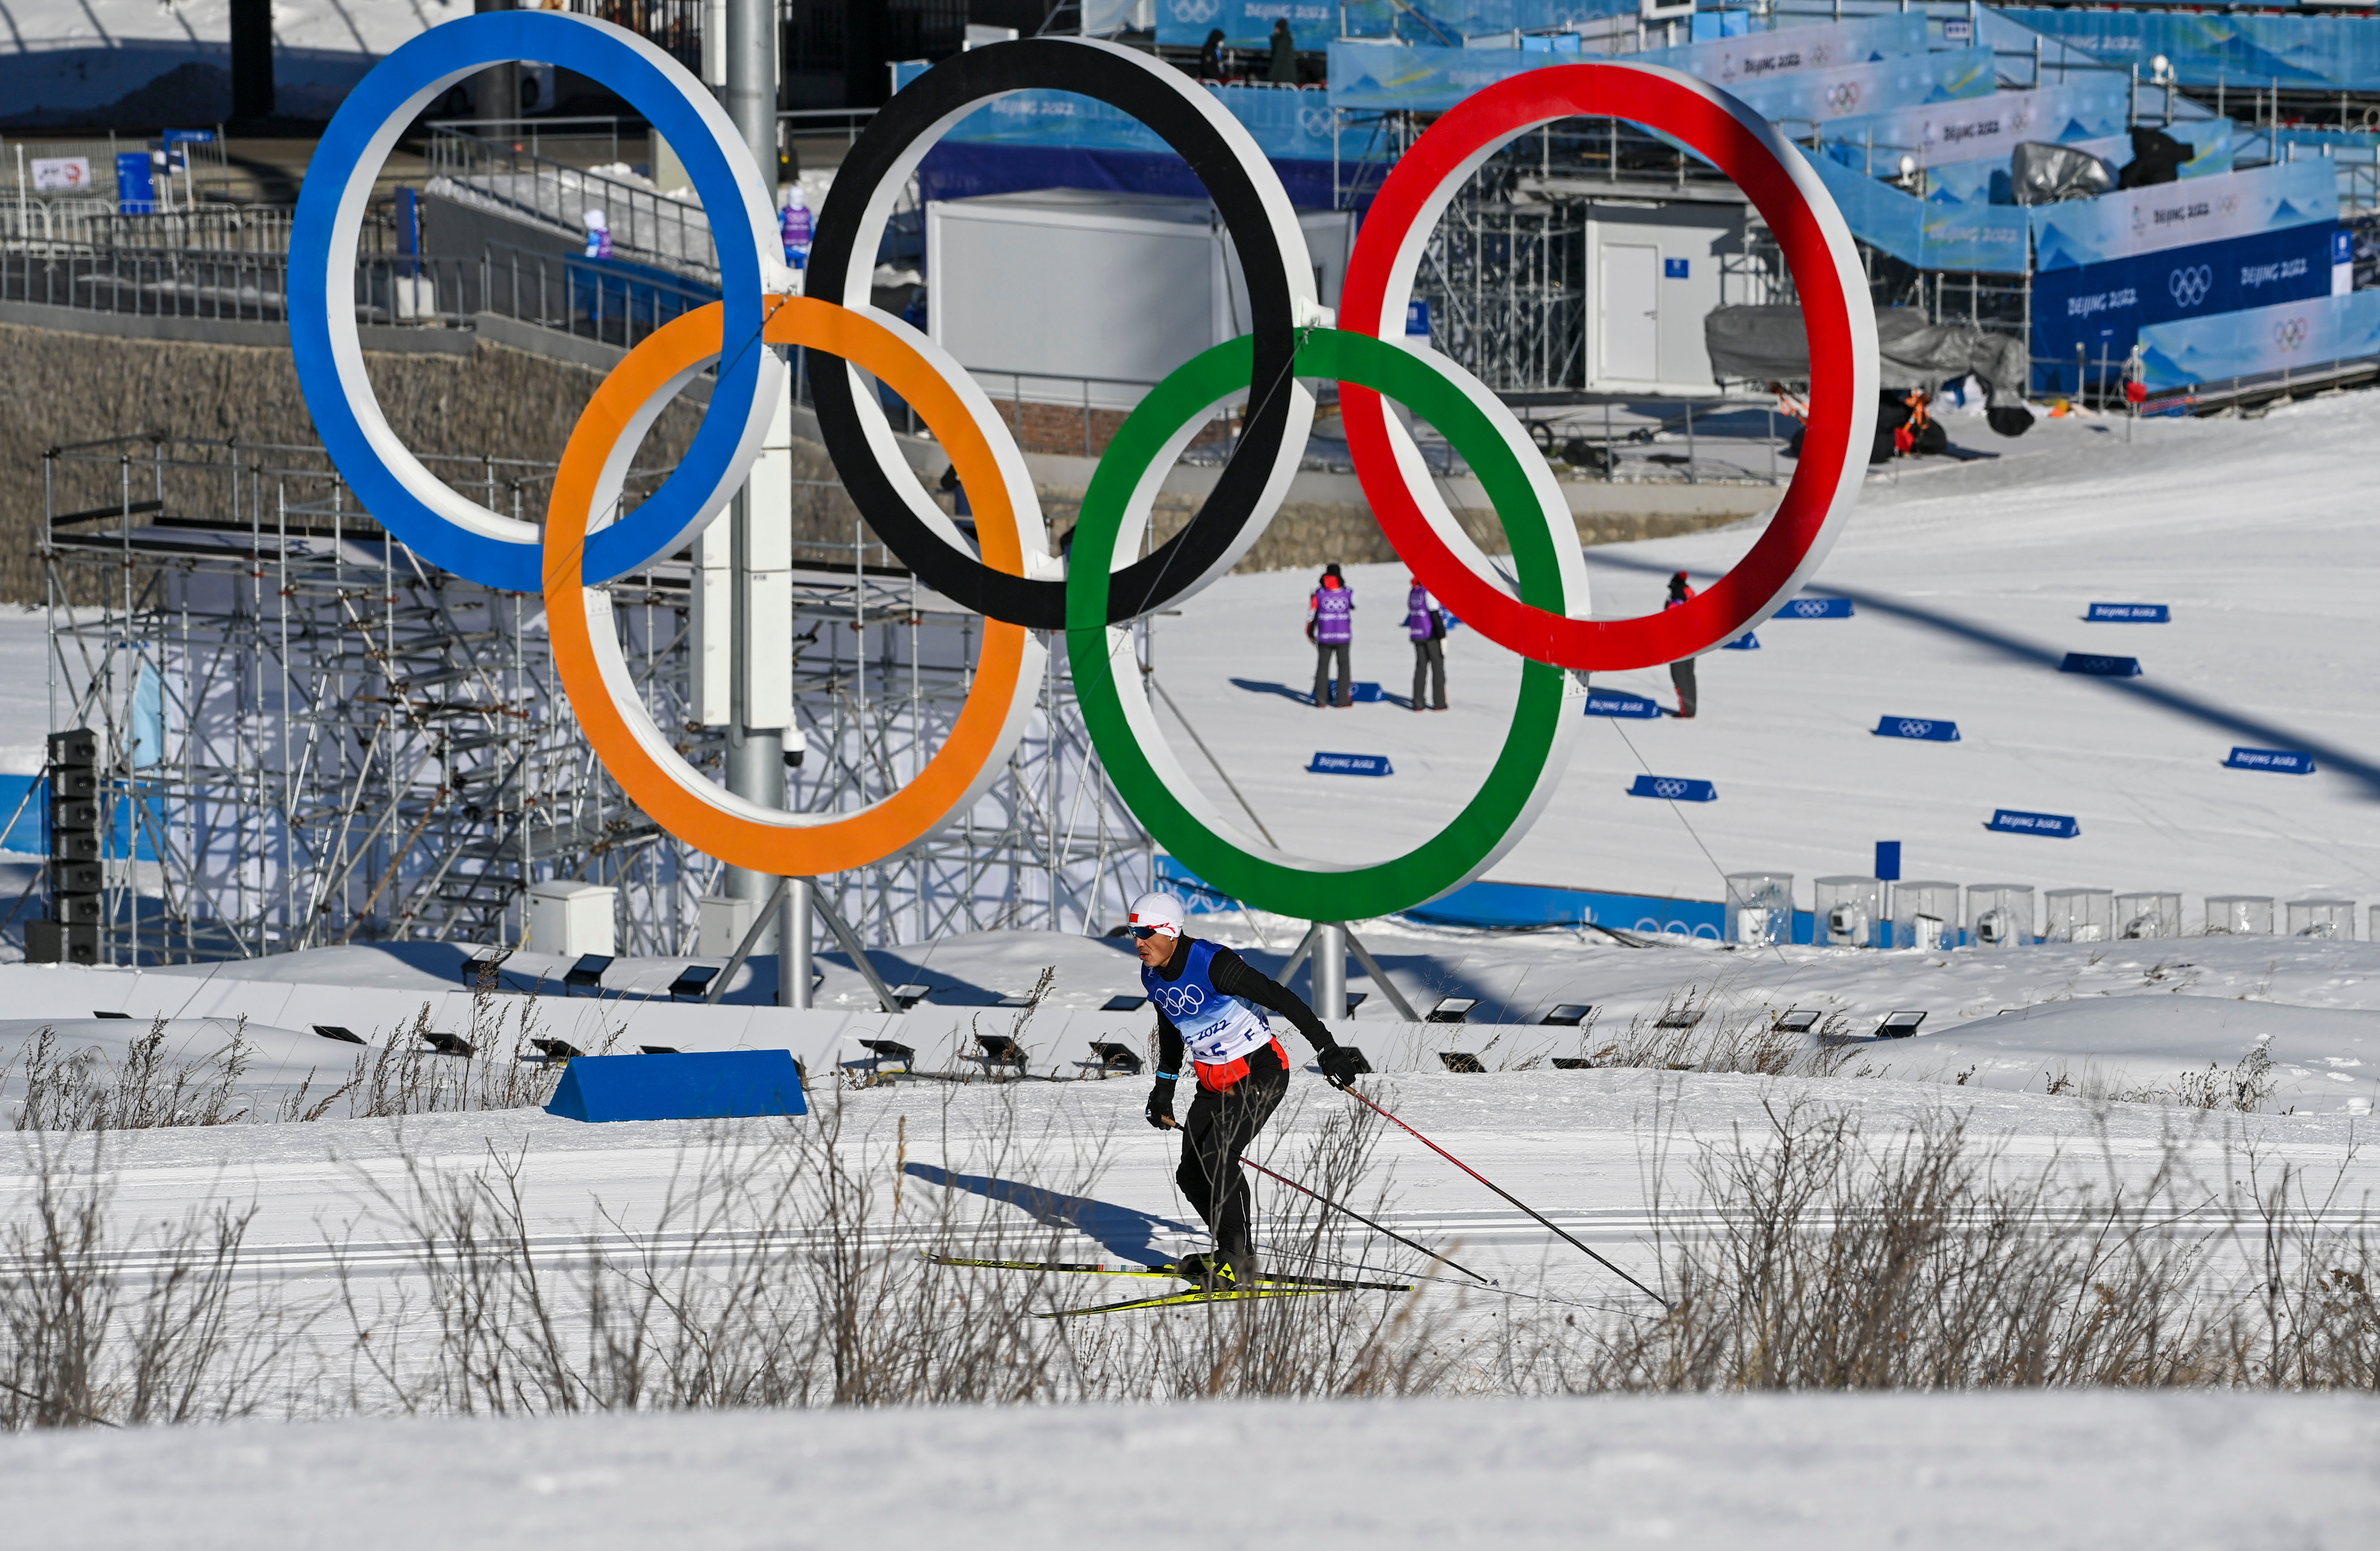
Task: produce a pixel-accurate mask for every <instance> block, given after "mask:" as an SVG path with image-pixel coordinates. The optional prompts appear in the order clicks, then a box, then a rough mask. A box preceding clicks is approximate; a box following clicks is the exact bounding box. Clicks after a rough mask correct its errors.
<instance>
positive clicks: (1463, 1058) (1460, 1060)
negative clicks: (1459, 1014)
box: [1438, 1019, 1488, 1072]
mask: <svg viewBox="0 0 2380 1551" xmlns="http://www.w3.org/2000/svg"><path fill="white" fill-rule="evenodd" d="M1454 1021H1456V1022H1460V1021H1461V1020H1459V1019H1458V1020H1454ZM1438 1059H1439V1060H1442V1061H1444V1062H1445V1063H1446V1070H1448V1071H1449V1072H1486V1071H1487V1070H1488V1069H1487V1068H1486V1067H1484V1066H1482V1065H1480V1064H1479V1058H1478V1057H1477V1056H1475V1055H1473V1054H1472V1053H1471V1052H1470V1051H1468V1050H1440V1051H1439V1053H1438Z"/></svg>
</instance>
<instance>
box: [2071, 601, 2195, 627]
mask: <svg viewBox="0 0 2380 1551" xmlns="http://www.w3.org/2000/svg"><path fill="white" fill-rule="evenodd" d="M2083 618H2084V619H2092V620H2106V621H2107V622H2109V623H2111V624H2171V623H2172V622H2173V610H2172V608H2171V606H2170V605H2168V604H2164V603H2094V604H2092V605H2091V612H2089V613H2087V614H2084V615H2083Z"/></svg>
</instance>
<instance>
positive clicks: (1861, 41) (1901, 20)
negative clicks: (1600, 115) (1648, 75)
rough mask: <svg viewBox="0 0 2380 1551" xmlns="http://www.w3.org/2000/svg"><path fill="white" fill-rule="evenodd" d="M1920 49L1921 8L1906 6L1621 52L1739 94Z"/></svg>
mask: <svg viewBox="0 0 2380 1551" xmlns="http://www.w3.org/2000/svg"><path fill="white" fill-rule="evenodd" d="M1697 19H1700V18H1697ZM1925 48H1926V43H1925V12H1923V11H1911V12H1908V13H1906V14H1905V15H1895V16H1880V17H1866V18H1860V19H1858V20H1853V21H1835V22H1822V23H1820V24H1818V25H1817V26H1815V27H1783V28H1779V29H1777V30H1774V31H1762V32H1745V33H1743V34H1742V35H1740V36H1736V37H1729V38H1713V39H1710V40H1708V41H1706V42H1692V43H1681V44H1679V45H1678V46H1677V47H1676V48H1656V49H1646V50H1645V52H1644V53H1642V54H1632V55H1626V56H1625V57H1626V58H1627V60H1628V62H1629V63H1631V64H1636V65H1660V66H1664V67H1667V68H1669V69H1672V70H1683V71H1684V72H1685V73H1686V74H1688V75H1690V76H1694V77H1697V78H1699V79H1703V80H1706V81H1709V82H1710V83H1711V84H1712V85H1713V86H1722V87H1725V88H1726V89H1727V90H1728V91H1732V92H1735V93H1736V94H1737V95H1739V96H1742V95H1743V93H1744V92H1745V91H1747V90H1749V89H1750V88H1753V87H1755V86H1757V85H1759V84H1761V83H1762V82H1765V81H1769V80H1774V79H1777V78H1778V77H1779V76H1791V75H1801V74H1803V73H1804V72H1806V71H1810V70H1832V69H1840V68H1841V67H1844V66H1847V65H1872V64H1876V63H1877V62H1879V61H1881V60H1886V59H1900V58H1905V57H1908V56H1911V55H1922V54H1924V53H1925Z"/></svg>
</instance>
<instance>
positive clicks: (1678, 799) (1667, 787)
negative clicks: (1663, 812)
mask: <svg viewBox="0 0 2380 1551" xmlns="http://www.w3.org/2000/svg"><path fill="white" fill-rule="evenodd" d="M1628 794H1629V795H1630V796H1632V797H1659V798H1662V799H1664V800H1666V801H1668V802H1672V803H1715V802H1717V801H1718V787H1716V786H1714V785H1712V784H1711V783H1710V782H1707V781H1694V780H1690V779H1689V778H1687V777H1685V776H1657V775H1640V776H1638V777H1637V778H1636V784H1635V785H1633V786H1631V787H1630V788H1629V789H1628Z"/></svg>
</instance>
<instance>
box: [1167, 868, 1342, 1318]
mask: <svg viewBox="0 0 2380 1551" xmlns="http://www.w3.org/2000/svg"><path fill="white" fill-rule="evenodd" d="M1188 917H1189V913H1188V911H1187V910H1185V909H1184V906H1183V903H1182V902H1181V901H1180V900H1178V899H1176V898H1174V897H1173V896H1172V894H1143V895H1141V896H1140V898H1138V899H1136V900H1135V901H1134V902H1133V904H1132V923H1131V927H1130V930H1131V932H1132V935H1133V938H1134V943H1133V946H1134V948H1135V950H1136V951H1138V952H1139V954H1140V964H1141V968H1140V983H1141V985H1142V986H1143V987H1144V988H1147V992H1148V998H1149V1000H1150V1001H1152V1002H1153V1003H1155V1004H1156V1007H1157V1036H1158V1058H1157V1060H1158V1072H1157V1085H1156V1086H1155V1087H1154V1088H1152V1089H1150V1090H1149V1095H1148V1109H1147V1116H1148V1123H1149V1124H1151V1125H1153V1126H1155V1127H1157V1128H1158V1129H1159V1130H1160V1131H1166V1130H1171V1129H1172V1128H1173V1126H1174V1125H1175V1124H1176V1121H1174V1118H1173V1084H1174V1083H1175V1081H1176V1080H1177V1079H1178V1078H1179V1076H1180V1074H1181V1066H1182V1056H1183V1050H1184V1046H1185V1044H1186V1046H1187V1047H1188V1050H1189V1055H1190V1060H1191V1063H1192V1065H1193V1067H1194V1068H1195V1069H1196V1072H1197V1077H1198V1094H1197V1097H1195V1098H1193V1099H1192V1100H1191V1101H1190V1118H1189V1120H1188V1121H1184V1122H1180V1123H1181V1129H1182V1166H1181V1168H1179V1169H1176V1170H1175V1171H1174V1175H1173V1178H1174V1180H1175V1181H1176V1182H1177V1183H1179V1184H1180V1185H1181V1187H1182V1194H1183V1195H1184V1198H1186V1199H1187V1200H1188V1201H1189V1203H1190V1205H1191V1206H1193V1207H1195V1208H1196V1210H1197V1213H1198V1216H1199V1217H1200V1218H1204V1219H1205V1221H1206V1224H1207V1227H1208V1229H1209V1230H1211V1231H1212V1232H1213V1234H1214V1237H1215V1248H1214V1252H1213V1253H1212V1254H1192V1255H1185V1256H1184V1257H1183V1258H1182V1259H1181V1260H1179V1261H1177V1262H1176V1263H1175V1266H1174V1268H1175V1270H1177V1271H1179V1272H1180V1273H1181V1274H1182V1275H1183V1276H1184V1277H1185V1278H1190V1279H1191V1280H1194V1281H1199V1282H1203V1283H1205V1284H1206V1286H1207V1287H1208V1289H1209V1290H1215V1291H1222V1290H1231V1289H1235V1288H1242V1287H1246V1286H1249V1285H1250V1284H1252V1283H1253V1282H1254V1281H1255V1280H1256V1279H1257V1261H1256V1230H1255V1227H1254V1224H1253V1223H1252V1222H1251V1220H1250V1214H1249V1204H1248V1194H1249V1193H1248V1181H1247V1179H1246V1176H1245V1175H1244V1174H1242V1173H1241V1171H1240V1155H1241V1154H1242V1153H1244V1152H1245V1151H1246V1150H1247V1147H1248V1145H1249V1144H1250V1143H1251V1142H1253V1141H1255V1140H1256V1135H1257V1132H1258V1131H1260V1130H1262V1129H1263V1128H1264V1123H1265V1121H1269V1120H1270V1119H1271V1118H1272V1112H1273V1110H1275V1109H1278V1108H1280V1106H1281V1099H1282V1097H1284V1096H1285V1095H1286V1094H1287V1093H1288V1092H1289V1052H1288V1051H1286V1050H1284V1049H1282V1048H1281V1041H1280V1040H1279V1039H1278V1038H1276V1037H1275V1036H1274V1035H1273V1032H1272V1025H1271V1024H1269V1023H1267V1022H1266V1021H1265V1015H1264V1013H1263V1012H1261V1011H1259V1010H1260V1009H1263V1008H1269V1009H1271V1010H1272V1011H1273V1012H1278V1013H1280V1014H1281V1016H1282V1017H1284V1018H1287V1019H1288V1020H1289V1021H1290V1022H1291V1023H1292V1024H1295V1025H1296V1026H1297V1032H1298V1033H1300V1034H1302V1035H1304V1036H1305V1038H1306V1042H1307V1043H1309V1044H1311V1045H1312V1046H1313V1047H1314V1048H1315V1051H1316V1054H1317V1056H1318V1065H1319V1066H1320V1067H1321V1068H1322V1075H1323V1076H1324V1077H1326V1078H1328V1079H1329V1080H1330V1084H1331V1085H1332V1086H1333V1087H1341V1088H1343V1087H1345V1086H1346V1085H1347V1084H1349V1083H1351V1082H1353V1081H1354V1079H1355V1078H1357V1077H1359V1076H1361V1075H1362V1074H1363V1073H1365V1072H1369V1071H1370V1070H1371V1066H1370V1064H1369V1063H1368V1062H1366V1060H1364V1053H1363V1052H1362V1051H1361V1050H1358V1049H1356V1048H1354V1046H1352V1045H1342V1044H1340V1043H1339V1042H1338V1041H1337V1040H1335V1039H1333V1038H1332V1037H1331V1036H1330V1030H1329V1029H1327V1028H1325V1027H1323V1026H1322V1020H1321V1019H1319V1018H1318V1017H1316V1016H1315V1015H1314V1010H1313V1009H1312V1008H1310V1007H1308V1006H1306V1005H1305V1002H1303V1001H1301V1000H1298V998H1297V996H1296V994H1295V993H1294V992H1293V991H1291V990H1289V989H1288V988H1285V987H1283V986H1281V984H1280V983H1279V982H1277V981H1274V980H1271V979H1269V978H1267V977H1266V976H1265V975H1261V974H1259V973H1258V972H1257V970H1256V969H1255V968H1254V967H1252V966H1251V965H1250V964H1249V963H1248V962H1247V961H1246V960H1245V959H1243V958H1241V957H1240V956H1239V955H1238V954H1237V953H1234V952H1233V951H1231V950H1230V949H1228V948H1224V947H1220V946H1219V945H1217V944H1215V943H1212V942H1205V941H1201V940H1199V939H1196V938H1190V937H1184V935H1183V933H1182V927H1183V923H1184V921H1186V920H1187V919H1188Z"/></svg>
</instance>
